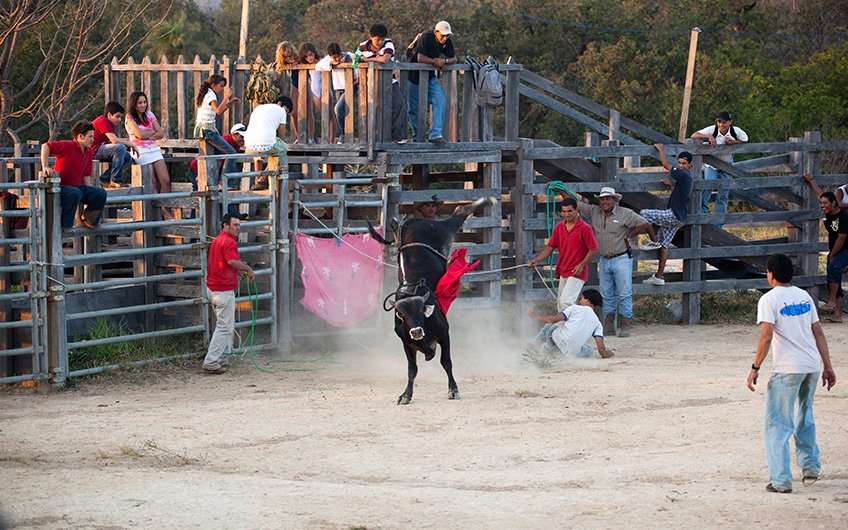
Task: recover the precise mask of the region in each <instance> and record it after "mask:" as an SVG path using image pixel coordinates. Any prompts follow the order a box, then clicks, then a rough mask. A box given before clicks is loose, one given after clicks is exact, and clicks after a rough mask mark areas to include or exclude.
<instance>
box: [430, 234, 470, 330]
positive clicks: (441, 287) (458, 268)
mask: <svg viewBox="0 0 848 530" xmlns="http://www.w3.org/2000/svg"><path fill="white" fill-rule="evenodd" d="M467 252H468V249H465V248H458V249H456V250H454V251H453V252H452V253H451V256H450V259H449V260H448V268H447V270H446V271H445V273H444V274H443V275H442V277H441V278H439V283H437V284H436V302H438V304H439V308H440V309H441V310H442V313H444V314H445V315H447V314H448V310H450V306H451V304H453V302H454V300H456V299H457V298H458V297H459V282H460V280H461V279H462V277H463V276H464V275H465V273H466V272H469V271H473V270H474V269H476V268H477V267H478V266H479V265H480V260H479V259H478V260H475V261H473V262H471V263H467V262H466V261H465V254H467Z"/></svg>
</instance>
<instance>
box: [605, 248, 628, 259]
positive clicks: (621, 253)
mask: <svg viewBox="0 0 848 530" xmlns="http://www.w3.org/2000/svg"><path fill="white" fill-rule="evenodd" d="M625 254H630V250H629V249H628V250H625V251H624V252H619V253H618V254H613V255H612V256H604V257H605V258H606V259H613V258H617V257H619V256H623V255H625Z"/></svg>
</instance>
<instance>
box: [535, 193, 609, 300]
mask: <svg viewBox="0 0 848 530" xmlns="http://www.w3.org/2000/svg"><path fill="white" fill-rule="evenodd" d="M560 214H561V215H562V216H563V217H564V220H563V221H562V222H561V223H559V224H557V225H556V226H555V227H554V230H553V232H552V233H551V238H550V239H549V240H548V244H547V246H546V247H545V248H544V249H543V250H542V251H541V252H539V254H538V255H537V256H536V257H535V258H533V259H531V260H530V261H529V262H528V265H530V266H531V267H535V266H536V265H538V264H539V263H541V262H542V261H544V260H545V259H547V257H548V256H550V255H551V253H553V251H554V250H557V251H558V252H559V258H558V259H557V264H556V274H557V276H558V277H559V294H558V297H557V308H558V309H559V311H562V310H563V309H565V308H566V307H568V306H570V305H573V304H574V303H575V302H577V298H578V297H579V296H580V290H581V289H582V288H583V284H585V283H586V280H587V279H588V278H589V270H588V268H587V267H586V265H587V264H588V263H589V262H590V261H592V258H593V257H594V256H595V254H596V253H597V252H598V240H597V239H596V238H595V232H594V231H593V230H592V227H591V226H589V224H588V223H586V222H584V221H583V220H582V219H580V214H579V213H578V209H577V201H575V200H574V199H572V198H571V197H567V198H565V199H563V201H562V202H561V203H560Z"/></svg>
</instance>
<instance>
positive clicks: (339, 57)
mask: <svg viewBox="0 0 848 530" xmlns="http://www.w3.org/2000/svg"><path fill="white" fill-rule="evenodd" d="M352 62H353V54H352V53H350V52H342V47H341V46H340V45H339V43H337V42H332V43H330V45H329V46H327V55H326V57H324V58H323V59H321V60H320V61H318V63H317V64H316V65H315V71H316V72H332V73H331V74H330V78H331V80H332V91H333V98H334V100H335V103H334V104H333V111H334V113H335V115H336V122H335V125H336V131H335V136H337V137H338V138H337V142H336V143H340V144H341V143H344V122H345V117H346V116H347V110H348V109H347V103H346V102H345V71H344V70H342V69H339V68H335V67H337V66H338V65H340V64H350V63H352ZM356 73H357V72H355V71H354V74H356ZM318 75H319V74H316V77H317V76H318ZM350 89H351V90H353V87H350Z"/></svg>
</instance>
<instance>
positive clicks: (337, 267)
mask: <svg viewBox="0 0 848 530" xmlns="http://www.w3.org/2000/svg"><path fill="white" fill-rule="evenodd" d="M342 240H343V241H344V242H343V243H341V242H339V241H337V240H336V239H331V238H320V237H312V236H309V235H305V234H297V236H296V238H295V245H296V247H297V256H298V258H299V259H300V263H301V265H303V272H302V273H301V275H300V277H301V279H302V280H303V287H304V291H305V292H304V294H303V298H302V299H301V300H300V303H301V304H303V307H305V308H306V309H308V310H309V311H310V312H312V313H314V314H315V315H317V316H319V317H321V318H322V319H323V320H325V321H327V322H329V323H330V324H332V325H333V326H336V327H340V328H344V327H350V326H353V325H355V324H357V323H359V322H361V321H363V320H365V319H366V318H368V317H370V316H371V315H373V314H374V313H375V312H376V311H377V308H378V307H379V305H380V301H381V293H382V292H383V262H382V257H383V246H382V245H381V244H380V243H378V242H377V241H374V240H373V239H372V238H371V236H370V235H368V234H365V235H345V236H343V237H342ZM340 243H341V244H340Z"/></svg>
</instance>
